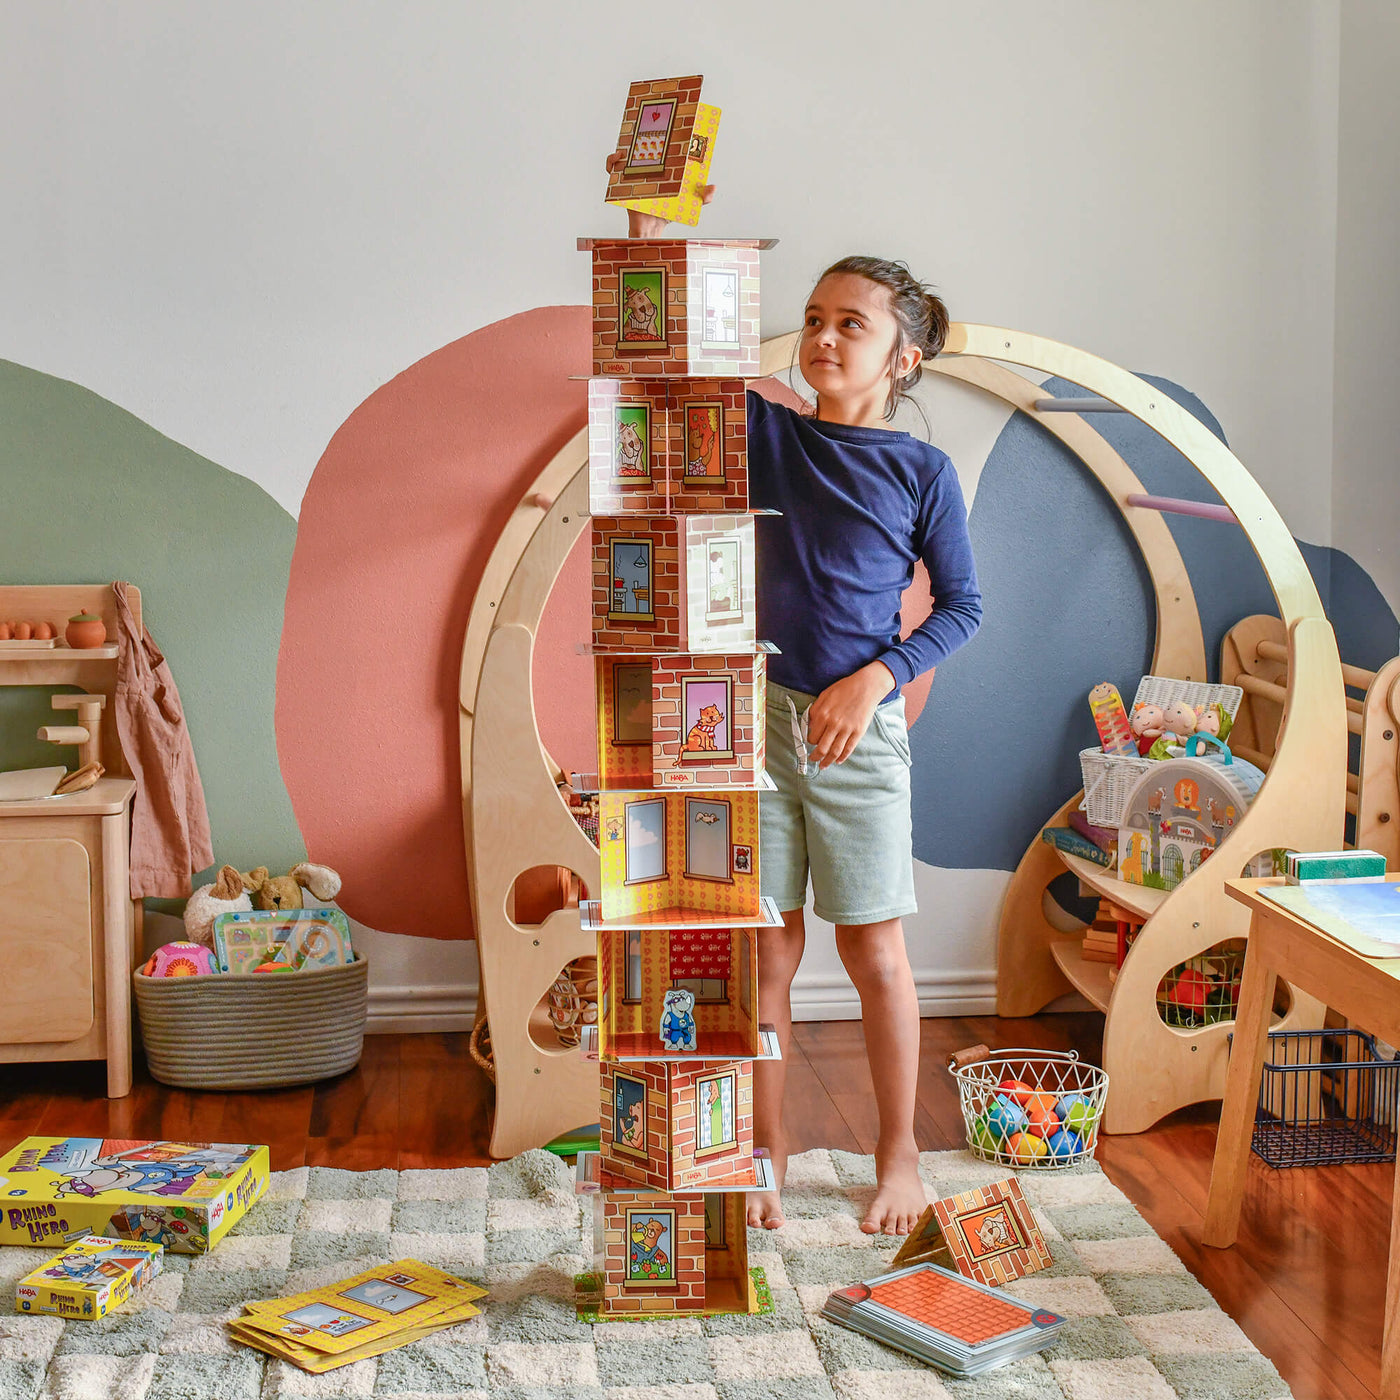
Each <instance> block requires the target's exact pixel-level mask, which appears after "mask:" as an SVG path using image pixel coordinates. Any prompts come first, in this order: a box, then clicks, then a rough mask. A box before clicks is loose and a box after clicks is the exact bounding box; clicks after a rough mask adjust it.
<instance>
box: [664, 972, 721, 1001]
mask: <svg viewBox="0 0 1400 1400" xmlns="http://www.w3.org/2000/svg"><path fill="white" fill-rule="evenodd" d="M671 986H672V987H673V988H675V989H677V990H679V991H683V992H689V993H690V994H691V996H693V997H694V998H695V1004H696V1006H725V1005H727V1004H728V1002H729V979H728V978H727V977H673V978H672V979H671Z"/></svg>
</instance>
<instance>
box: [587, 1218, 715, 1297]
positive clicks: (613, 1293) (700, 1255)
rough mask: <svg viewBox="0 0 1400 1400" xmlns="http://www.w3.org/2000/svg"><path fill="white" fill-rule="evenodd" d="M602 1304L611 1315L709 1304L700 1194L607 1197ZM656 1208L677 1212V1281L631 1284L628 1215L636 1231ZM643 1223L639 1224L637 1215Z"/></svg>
mask: <svg viewBox="0 0 1400 1400" xmlns="http://www.w3.org/2000/svg"><path fill="white" fill-rule="evenodd" d="M602 1209H603V1306H604V1308H605V1309H606V1310H607V1311H608V1312H609V1313H612V1314H621V1313H628V1312H638V1313H640V1312H643V1311H646V1312H676V1313H687V1312H698V1311H700V1310H702V1309H703V1308H704V1306H705V1202H704V1200H703V1199H702V1198H701V1197H699V1196H666V1195H657V1196H644V1197H640V1198H638V1197H634V1196H605V1197H603V1205H602ZM658 1209H661V1210H674V1211H675V1213H676V1215H675V1238H674V1239H673V1240H672V1241H671V1244H672V1250H671V1253H670V1258H671V1261H672V1264H673V1266H674V1271H675V1282H674V1283H660V1284H637V1283H629V1282H628V1281H627V1277H628V1267H627V1262H628V1250H629V1246H630V1242H629V1239H628V1234H629V1231H628V1212H629V1211H630V1212H632V1218H633V1225H634V1227H635V1226H637V1225H639V1224H644V1221H645V1218H646V1217H647V1215H648V1214H650V1213H651V1212H653V1211H656V1210H658ZM638 1215H640V1216H641V1217H642V1220H641V1221H640V1222H639V1221H638V1219H637V1217H638Z"/></svg>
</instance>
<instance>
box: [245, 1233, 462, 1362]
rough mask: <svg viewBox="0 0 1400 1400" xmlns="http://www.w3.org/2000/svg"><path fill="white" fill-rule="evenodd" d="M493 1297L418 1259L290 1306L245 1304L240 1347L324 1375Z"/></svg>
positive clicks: (296, 1298) (315, 1292)
mask: <svg viewBox="0 0 1400 1400" xmlns="http://www.w3.org/2000/svg"><path fill="white" fill-rule="evenodd" d="M485 1296H486V1290H485V1289H484V1288H481V1287H479V1286H478V1285H477V1284H474V1283H469V1282H468V1281H467V1280H466V1279H460V1278H457V1277H456V1276H455V1275H453V1274H448V1273H444V1272H443V1271H442V1270H441V1269H435V1268H433V1266H432V1265H431V1264H424V1263H421V1262H420V1261H419V1260H417V1259H398V1260H396V1261H395V1262H394V1263H392V1264H381V1265H380V1266H379V1267H378V1268H377V1269H367V1270H365V1272H364V1273H362V1274H356V1275H355V1276H354V1278H347V1279H343V1280H342V1281H341V1282H340V1283H332V1284H327V1285H326V1287H324V1288H313V1289H310V1290H309V1291H307V1292H305V1293H297V1294H295V1295H293V1296H292V1297H290V1298H273V1299H270V1300H269V1301H267V1302H260V1303H245V1304H244V1305H243V1315H242V1316H241V1317H237V1318H235V1319H234V1320H233V1321H232V1322H230V1323H229V1324H228V1327H229V1331H230V1332H231V1333H232V1334H233V1337H234V1340H235V1341H239V1342H242V1343H244V1344H245V1345H246V1346H250V1347H255V1348H256V1349H257V1350H258V1351H265V1352H266V1353H267V1354H268V1355H269V1356H279V1357H281V1358H282V1359H283V1360H284V1361H290V1362H291V1363H292V1365H294V1366H300V1367H301V1369H302V1370H303V1371H312V1372H316V1373H320V1372H322V1371H332V1370H334V1369H335V1368H336V1367H337V1366H348V1365H349V1364H350V1363H351V1362H352V1361H362V1360H364V1358H365V1357H367V1356H378V1355H380V1354H381V1353H382V1352H386V1351H392V1350H393V1349H394V1348H395V1347H401V1346H406V1345H407V1344H408V1343H409V1342H416V1341H420V1340H421V1339H422V1338H424V1337H427V1336H430V1335H431V1334H432V1333H434V1332H440V1331H441V1330H442V1329H443V1328H444V1327H451V1326H452V1325H453V1324H454V1323H458V1322H465V1321H466V1320H467V1319H468V1318H469V1317H475V1316H476V1315H477V1313H479V1312H480V1311H481V1309H480V1308H478V1307H475V1306H473V1304H474V1303H475V1301H476V1299H478V1298H484V1297H485Z"/></svg>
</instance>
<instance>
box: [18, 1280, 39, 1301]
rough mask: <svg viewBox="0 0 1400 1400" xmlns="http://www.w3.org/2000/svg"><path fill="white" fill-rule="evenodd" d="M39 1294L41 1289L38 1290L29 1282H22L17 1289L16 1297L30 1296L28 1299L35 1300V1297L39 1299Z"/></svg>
mask: <svg viewBox="0 0 1400 1400" xmlns="http://www.w3.org/2000/svg"><path fill="white" fill-rule="evenodd" d="M38 1296H39V1290H38V1289H37V1288H33V1287H31V1286H30V1285H29V1284H27V1283H21V1284H20V1285H19V1286H18V1287H17V1288H16V1289H15V1297H17V1298H19V1299H25V1298H28V1299H31V1300H34V1299H37V1298H38Z"/></svg>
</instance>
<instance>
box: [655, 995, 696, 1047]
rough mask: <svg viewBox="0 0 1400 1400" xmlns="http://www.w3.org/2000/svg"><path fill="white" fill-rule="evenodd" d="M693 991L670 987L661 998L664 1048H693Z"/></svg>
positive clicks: (662, 1041) (662, 1044) (662, 1043)
mask: <svg viewBox="0 0 1400 1400" xmlns="http://www.w3.org/2000/svg"><path fill="white" fill-rule="evenodd" d="M694 1011H695V993H694V992H689V991H686V990H685V989H684V988H682V987H671V988H670V989H669V990H668V991H667V992H666V995H665V997H664V998H663V1000H662V1012H661V1046H662V1049H664V1050H670V1051H686V1050H689V1051H691V1052H693V1051H694V1050H695V1016H694V1014H693V1013H694Z"/></svg>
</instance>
